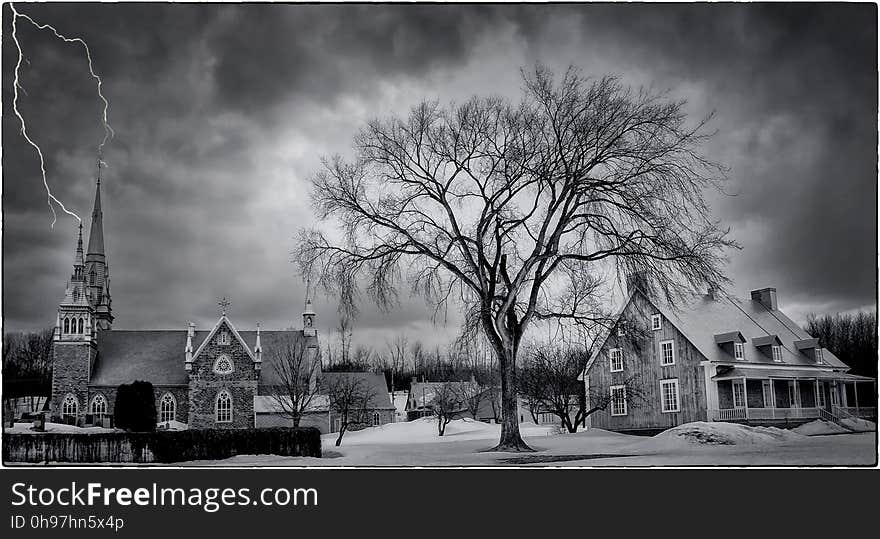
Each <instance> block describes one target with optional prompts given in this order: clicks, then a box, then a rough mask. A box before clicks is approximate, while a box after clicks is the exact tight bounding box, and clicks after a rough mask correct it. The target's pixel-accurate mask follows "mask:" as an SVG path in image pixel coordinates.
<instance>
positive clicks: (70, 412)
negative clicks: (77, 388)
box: [61, 393, 79, 417]
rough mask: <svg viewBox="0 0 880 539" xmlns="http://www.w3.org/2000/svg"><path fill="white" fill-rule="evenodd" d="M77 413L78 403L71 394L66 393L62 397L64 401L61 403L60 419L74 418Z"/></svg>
mask: <svg viewBox="0 0 880 539" xmlns="http://www.w3.org/2000/svg"><path fill="white" fill-rule="evenodd" d="M78 411H79V401H78V400H76V395H74V394H73V393H68V394H67V395H65V396H64V400H63V401H61V416H62V417H76V416H77V412H78Z"/></svg>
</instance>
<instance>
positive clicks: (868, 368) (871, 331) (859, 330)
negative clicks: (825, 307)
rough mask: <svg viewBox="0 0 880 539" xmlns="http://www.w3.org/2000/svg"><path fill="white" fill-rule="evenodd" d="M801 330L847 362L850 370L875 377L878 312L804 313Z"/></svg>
mask: <svg viewBox="0 0 880 539" xmlns="http://www.w3.org/2000/svg"><path fill="white" fill-rule="evenodd" d="M804 330H805V331H806V332H807V333H809V334H810V335H812V336H813V337H818V338H819V344H820V345H821V346H823V347H825V348H827V349H828V350H831V352H833V353H834V355H835V356H837V357H839V358H840V360H841V361H843V362H844V363H846V364H847V365H849V366H850V367H851V368H852V370H851V371H850V372H851V373H853V374H861V375H862V376H872V377H874V378H876V377H877V313H876V312H865V311H861V312H858V313H856V314H852V313H845V314H840V313H838V314H834V315H827V314H826V315H817V314H810V315H809V316H807V325H806V326H804Z"/></svg>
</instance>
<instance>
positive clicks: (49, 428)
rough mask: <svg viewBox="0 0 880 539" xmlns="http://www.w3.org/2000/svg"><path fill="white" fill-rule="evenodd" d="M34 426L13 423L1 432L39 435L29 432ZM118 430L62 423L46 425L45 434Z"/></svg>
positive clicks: (31, 423) (115, 430) (35, 432)
mask: <svg viewBox="0 0 880 539" xmlns="http://www.w3.org/2000/svg"><path fill="white" fill-rule="evenodd" d="M33 426H34V424H33V422H30V421H29V422H27V423H15V424H14V425H13V426H12V427H6V428H5V429H3V432H7V433H22V432H23V433H26V434H41V433H40V432H38V431H35V430H31V428H32V427H33ZM117 431H118V429H105V428H104V427H77V426H76V425H66V424H64V423H46V431H45V432H70V433H79V434H88V433H90V432H94V433H102V432H117Z"/></svg>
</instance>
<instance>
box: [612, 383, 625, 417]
mask: <svg viewBox="0 0 880 539" xmlns="http://www.w3.org/2000/svg"><path fill="white" fill-rule="evenodd" d="M611 415H626V386H611Z"/></svg>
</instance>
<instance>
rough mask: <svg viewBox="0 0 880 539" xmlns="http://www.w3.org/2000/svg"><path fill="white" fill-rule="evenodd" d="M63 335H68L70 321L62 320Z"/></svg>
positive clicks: (67, 319)
mask: <svg viewBox="0 0 880 539" xmlns="http://www.w3.org/2000/svg"><path fill="white" fill-rule="evenodd" d="M64 333H70V319H69V318H65V319H64Z"/></svg>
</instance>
